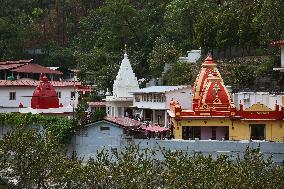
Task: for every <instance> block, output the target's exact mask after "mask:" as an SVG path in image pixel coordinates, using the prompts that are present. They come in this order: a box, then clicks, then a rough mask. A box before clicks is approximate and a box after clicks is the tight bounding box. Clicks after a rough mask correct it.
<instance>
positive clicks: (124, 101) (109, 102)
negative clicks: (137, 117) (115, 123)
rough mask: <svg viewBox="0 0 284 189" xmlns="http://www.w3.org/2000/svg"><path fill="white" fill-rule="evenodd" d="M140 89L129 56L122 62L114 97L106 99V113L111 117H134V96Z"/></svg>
mask: <svg viewBox="0 0 284 189" xmlns="http://www.w3.org/2000/svg"><path fill="white" fill-rule="evenodd" d="M138 89H139V85H138V81H137V77H136V76H135V73H134V72H133V69H132V67H131V64H130V61H129V59H128V56H127V54H126V53H125V54H124V58H123V60H122V62H121V65H120V68H119V71H118V74H117V76H116V79H115V80H114V83H113V92H112V96H107V97H106V113H107V116H111V117H124V116H126V117H128V116H132V114H133V112H132V109H133V108H132V105H133V94H130V93H129V92H131V91H135V90H138Z"/></svg>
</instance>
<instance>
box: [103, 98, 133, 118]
mask: <svg viewBox="0 0 284 189" xmlns="http://www.w3.org/2000/svg"><path fill="white" fill-rule="evenodd" d="M132 105H133V102H132V101H106V113H107V116H111V117H124V116H125V115H124V111H125V110H126V109H127V108H129V107H132Z"/></svg>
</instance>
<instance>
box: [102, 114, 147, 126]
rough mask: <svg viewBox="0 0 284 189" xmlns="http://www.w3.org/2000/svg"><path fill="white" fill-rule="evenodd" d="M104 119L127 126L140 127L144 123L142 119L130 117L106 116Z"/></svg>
mask: <svg viewBox="0 0 284 189" xmlns="http://www.w3.org/2000/svg"><path fill="white" fill-rule="evenodd" d="M104 119H105V120H106V121H109V122H112V123H115V124H117V125H120V126H122V127H125V128H130V127H139V126H140V125H141V124H142V123H141V122H140V121H137V120H135V119H131V118H128V117H105V118H104Z"/></svg>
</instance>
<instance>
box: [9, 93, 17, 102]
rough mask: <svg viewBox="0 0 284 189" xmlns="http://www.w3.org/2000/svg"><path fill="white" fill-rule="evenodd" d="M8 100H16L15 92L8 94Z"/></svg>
mask: <svg viewBox="0 0 284 189" xmlns="http://www.w3.org/2000/svg"><path fill="white" fill-rule="evenodd" d="M9 100H16V92H10V93H9Z"/></svg>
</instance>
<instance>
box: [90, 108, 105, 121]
mask: <svg viewBox="0 0 284 189" xmlns="http://www.w3.org/2000/svg"><path fill="white" fill-rule="evenodd" d="M105 116H106V111H105V110H103V109H96V110H95V111H94V112H92V113H91V121H92V122H96V121H99V120H102V119H103V118H104V117H105Z"/></svg>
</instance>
